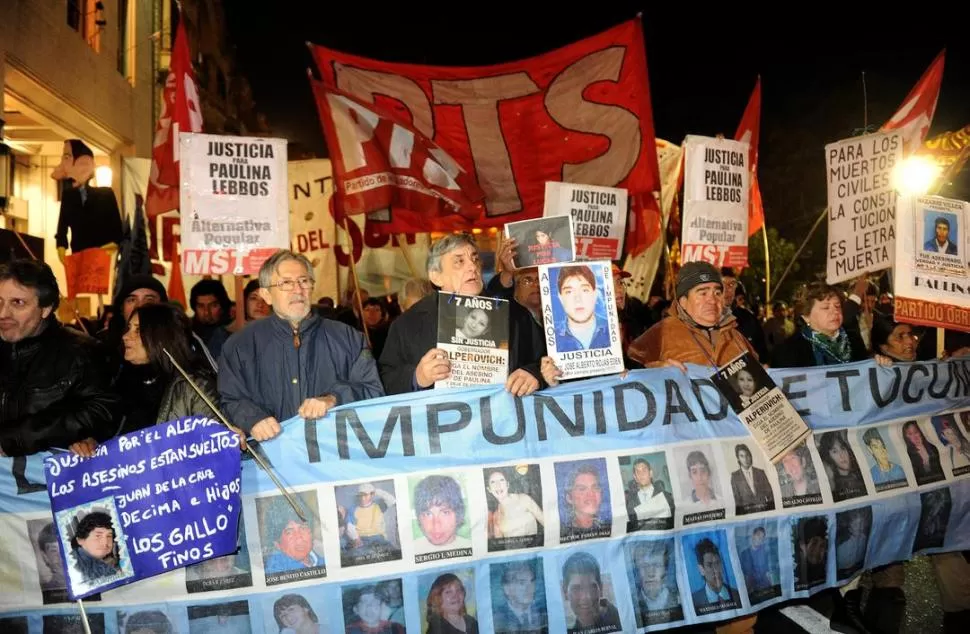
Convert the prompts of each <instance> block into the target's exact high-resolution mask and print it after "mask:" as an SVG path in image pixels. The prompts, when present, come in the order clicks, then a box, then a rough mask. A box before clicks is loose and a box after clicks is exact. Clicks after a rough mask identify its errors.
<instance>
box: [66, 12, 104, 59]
mask: <svg viewBox="0 0 970 634" xmlns="http://www.w3.org/2000/svg"><path fill="white" fill-rule="evenodd" d="M105 24H106V22H105V20H104V2H102V0H67V25H68V26H69V27H71V28H72V29H74V30H75V31H77V32H78V33H80V34H81V37H82V38H84V41H85V42H87V43H88V46H90V47H91V48H92V49H94V52H95V53H100V52H101V32H102V31H103V30H104V27H105Z"/></svg>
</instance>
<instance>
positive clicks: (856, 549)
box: [835, 506, 872, 581]
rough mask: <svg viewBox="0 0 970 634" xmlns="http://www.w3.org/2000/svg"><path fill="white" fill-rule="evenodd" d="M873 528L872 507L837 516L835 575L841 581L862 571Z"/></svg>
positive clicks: (845, 512)
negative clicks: (870, 532) (870, 531)
mask: <svg viewBox="0 0 970 634" xmlns="http://www.w3.org/2000/svg"><path fill="white" fill-rule="evenodd" d="M871 528H872V507H870V506H864V507H862V508H858V509H851V510H849V511H843V512H841V513H836V514H835V574H836V579H838V580H839V581H841V580H843V579H848V578H850V577H852V576H853V575H854V574H855V573H857V572H859V571H860V570H862V567H863V565H865V563H866V549H867V548H868V546H869V530H870V529H871Z"/></svg>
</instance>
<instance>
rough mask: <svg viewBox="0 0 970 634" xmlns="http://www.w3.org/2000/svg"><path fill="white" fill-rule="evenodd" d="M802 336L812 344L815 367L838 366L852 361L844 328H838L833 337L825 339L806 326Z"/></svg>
mask: <svg viewBox="0 0 970 634" xmlns="http://www.w3.org/2000/svg"><path fill="white" fill-rule="evenodd" d="M802 336H803V337H805V338H806V339H808V342H809V343H810V344H812V353H813V354H814V355H815V363H816V364H817V365H840V364H842V363H848V362H849V361H851V360H852V346H851V345H850V344H849V335H848V334H847V333H846V332H845V328H839V332H838V333H837V334H836V335H835V337H827V336H825V335H823V334H822V333H820V332H818V331H817V330H812V328H810V327H808V326H806V327H805V328H802Z"/></svg>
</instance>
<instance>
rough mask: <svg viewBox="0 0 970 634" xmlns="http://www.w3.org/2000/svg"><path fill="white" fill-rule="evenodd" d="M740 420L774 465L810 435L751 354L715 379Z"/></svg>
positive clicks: (724, 369) (722, 371) (796, 413)
mask: <svg viewBox="0 0 970 634" xmlns="http://www.w3.org/2000/svg"><path fill="white" fill-rule="evenodd" d="M711 380H712V381H714V385H716V386H717V388H718V390H720V392H721V394H723V395H724V397H725V398H726V399H727V400H728V403H730V404H731V409H733V410H734V411H735V413H736V414H737V415H738V418H740V419H741V422H743V423H744V424H745V425H747V426H748V428H749V429H750V430H751V434H752V436H753V437H754V440H755V441H756V442H757V443H758V445H760V447H761V449H762V451H764V453H765V455H766V456H768V458H769V460H770V461H771V462H778V461H779V460H781V458H782V456H784V455H785V454H786V453H788V451H790V450H791V449H792V448H793V447H795V446H796V445H798V444H799V443H801V442H802V441H803V440H804V439H805V438H806V437H807V436H808V435H809V434H810V433H811V430H809V428H808V425H806V424H805V421H804V420H802V417H801V416H799V415H798V412H797V411H795V408H794V407H792V404H791V402H789V400H788V399H787V398H785V395H784V393H782V391H781V390H780V389H779V388H778V386H777V385H775V382H774V381H772V380H771V377H770V376H768V373H767V372H765V369H764V368H763V367H762V365H761V364H760V363H758V360H757V359H755V358H754V356H752V355H751V353H745V354H742V355H740V356H738V357H736V358H735V359H733V360H732V361H731V362H730V363H728V364H727V365H726V366H724V367H723V368H720V369H719V370H718V371H717V372H716V373H715V374H714V375H713V376H712V377H711Z"/></svg>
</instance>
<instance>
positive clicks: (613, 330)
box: [539, 261, 623, 379]
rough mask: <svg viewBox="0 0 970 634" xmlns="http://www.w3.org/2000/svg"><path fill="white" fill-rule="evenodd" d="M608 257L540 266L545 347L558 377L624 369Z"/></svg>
mask: <svg viewBox="0 0 970 634" xmlns="http://www.w3.org/2000/svg"><path fill="white" fill-rule="evenodd" d="M612 271H613V269H612V264H611V263H610V262H602V261H601V262H584V263H576V264H565V265H562V264H559V265H548V266H542V267H540V268H539V292H540V293H541V294H542V315H543V322H544V324H545V325H544V329H545V337H546V349H547V351H548V353H549V356H550V357H552V359H553V361H554V362H555V364H556V367H558V368H559V369H560V370H562V377H561V378H563V379H575V378H579V377H586V376H596V375H599V374H610V373H613V372H621V371H622V370H623V351H622V350H621V341H620V328H619V325H618V321H617V314H616V298H615V295H614V290H613V273H612Z"/></svg>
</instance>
